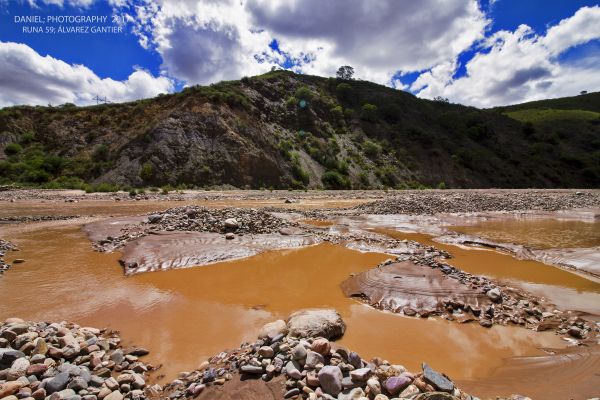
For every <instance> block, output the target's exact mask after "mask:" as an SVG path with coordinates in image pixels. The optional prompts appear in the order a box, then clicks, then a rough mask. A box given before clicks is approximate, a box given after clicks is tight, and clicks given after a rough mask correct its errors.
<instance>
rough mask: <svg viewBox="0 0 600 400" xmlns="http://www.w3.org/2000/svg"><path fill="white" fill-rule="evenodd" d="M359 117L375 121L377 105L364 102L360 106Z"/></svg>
mask: <svg viewBox="0 0 600 400" xmlns="http://www.w3.org/2000/svg"><path fill="white" fill-rule="evenodd" d="M360 118H361V119H362V120H363V121H369V122H376V121H377V106H376V105H374V104H369V103H365V104H363V106H362V111H361V113H360Z"/></svg>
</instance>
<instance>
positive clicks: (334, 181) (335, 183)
mask: <svg viewBox="0 0 600 400" xmlns="http://www.w3.org/2000/svg"><path fill="white" fill-rule="evenodd" d="M321 182H323V186H325V189H349V188H350V180H349V179H348V178H346V177H345V176H343V175H342V174H340V173H339V172H337V171H333V170H329V171H326V172H325V173H324V174H323V176H322V177H321Z"/></svg>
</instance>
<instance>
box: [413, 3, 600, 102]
mask: <svg viewBox="0 0 600 400" xmlns="http://www.w3.org/2000/svg"><path fill="white" fill-rule="evenodd" d="M598 26H600V7H598V6H595V7H583V8H581V9H579V10H578V11H577V12H576V13H575V14H574V15H573V16H572V17H570V18H566V19H564V20H562V21H561V22H560V23H559V24H557V25H555V26H553V27H550V28H549V29H548V30H547V32H546V34H545V35H538V34H536V33H535V32H534V31H533V30H532V29H531V28H530V27H528V26H527V25H521V26H519V27H518V28H517V29H516V30H515V31H513V32H510V31H499V32H496V33H494V34H493V35H491V36H490V37H489V38H488V39H486V41H485V43H484V44H483V45H482V48H481V49H479V52H478V53H477V54H476V55H475V56H474V57H473V58H472V59H471V60H470V61H468V62H467V64H466V66H465V67H466V75H465V76H464V77H460V78H458V79H453V78H452V76H453V75H454V73H455V71H456V68H457V66H458V64H457V62H445V63H440V64H438V65H437V66H435V67H433V68H432V69H431V70H430V71H427V72H425V73H423V74H421V75H420V76H419V77H418V78H417V79H416V80H415V82H413V84H412V85H411V90H413V91H415V92H418V94H419V95H420V96H423V97H428V98H432V97H435V96H443V97H448V98H449V99H450V100H452V101H455V102H458V103H464V104H469V105H475V106H483V107H489V106H496V105H504V104H511V103H516V102H523V101H530V100H537V99H542V98H547V97H560V96H569V95H575V94H577V93H579V91H581V90H597V89H598V88H600V75H599V74H598V65H600V55H598V54H594V55H591V56H589V57H587V58H586V59H583V60H579V61H577V62H567V61H564V60H560V58H559V56H560V55H561V54H563V53H564V52H565V51H567V50H569V49H572V48H573V47H575V46H578V45H582V44H584V43H587V42H589V41H591V40H595V39H600V31H599V30H598V28H597V27H598Z"/></svg>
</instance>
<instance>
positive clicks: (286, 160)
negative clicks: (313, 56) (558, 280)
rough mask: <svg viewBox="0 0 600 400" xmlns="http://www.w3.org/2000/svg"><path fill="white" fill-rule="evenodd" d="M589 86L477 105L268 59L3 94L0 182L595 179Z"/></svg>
mask: <svg viewBox="0 0 600 400" xmlns="http://www.w3.org/2000/svg"><path fill="white" fill-rule="evenodd" d="M598 99H600V95H599V94H598V93H592V94H589V95H586V96H577V97H573V98H565V99H553V100H544V101H540V102H533V103H526V104H520V105H515V106H510V107H502V108H497V109H490V110H480V109H477V108H473V107H465V106H462V105H457V104H449V103H446V102H441V101H430V100H424V99H419V98H417V97H415V96H413V95H411V94H409V93H406V92H403V91H398V90H394V89H391V88H388V87H385V86H381V85H377V84H374V83H370V82H366V81H354V80H352V81H343V80H339V79H334V78H321V77H315V76H307V75H297V74H294V73H292V72H287V71H276V72H271V73H268V74H265V75H260V76H255V77H251V78H243V79H242V80H240V81H229V82H221V83H218V84H214V85H211V86H204V87H202V86H194V87H190V88H186V89H185V90H183V91H182V92H181V93H176V94H172V95H163V96H159V97H156V98H153V99H146V100H140V101H136V102H131V103H123V104H107V105H98V106H92V107H76V106H73V105H63V106H60V107H29V106H19V107H11V108H5V109H3V110H0V183H3V184H5V183H20V184H26V185H40V186H44V187H89V185H95V186H96V187H97V186H98V185H101V186H100V187H99V189H105V190H112V189H113V188H114V187H115V186H119V187H127V186H129V187H142V186H162V185H171V186H188V187H213V186H222V185H232V186H236V187H239V188H246V187H248V188H260V187H265V188H268V187H273V188H319V187H323V188H340V189H341V188H379V187H395V188H408V187H438V186H442V187H444V186H445V187H464V188H485V187H597V186H599V183H600V124H599V119H598V118H597V115H596V114H594V113H598V112H600V110H599V109H598V107H597V105H598ZM549 109H550V110H549ZM97 188H98V187H97Z"/></svg>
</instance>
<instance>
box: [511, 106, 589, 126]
mask: <svg viewBox="0 0 600 400" xmlns="http://www.w3.org/2000/svg"><path fill="white" fill-rule="evenodd" d="M505 114H506V115H507V116H509V117H510V118H512V119H516V120H517V121H520V122H524V123H525V122H531V123H533V124H537V123H540V122H547V121H558V120H566V119H570V120H585V121H592V120H595V119H598V118H600V113H597V112H595V111H586V110H554V109H548V108H546V109H543V108H533V109H530V110H518V111H509V112H507V113H505Z"/></svg>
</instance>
